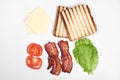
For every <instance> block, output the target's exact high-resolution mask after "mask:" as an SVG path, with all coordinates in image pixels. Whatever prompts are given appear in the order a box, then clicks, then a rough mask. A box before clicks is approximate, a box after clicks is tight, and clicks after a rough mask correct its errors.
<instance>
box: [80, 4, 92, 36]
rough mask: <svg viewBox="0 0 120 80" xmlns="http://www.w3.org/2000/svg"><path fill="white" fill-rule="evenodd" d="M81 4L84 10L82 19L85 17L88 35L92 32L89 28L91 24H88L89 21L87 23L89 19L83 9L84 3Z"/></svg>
mask: <svg viewBox="0 0 120 80" xmlns="http://www.w3.org/2000/svg"><path fill="white" fill-rule="evenodd" d="M81 6H82V8H83V11H84V19H85V22H86V27H87V30H88V32H89V35H91V34H92V33H93V32H92V30H91V26H90V23H89V20H88V17H87V13H86V9H85V7H84V5H81Z"/></svg>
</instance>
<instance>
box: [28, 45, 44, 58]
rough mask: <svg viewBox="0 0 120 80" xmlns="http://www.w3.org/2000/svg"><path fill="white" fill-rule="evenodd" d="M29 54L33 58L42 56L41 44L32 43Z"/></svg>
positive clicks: (29, 46)
mask: <svg viewBox="0 0 120 80" xmlns="http://www.w3.org/2000/svg"><path fill="white" fill-rule="evenodd" d="M27 52H28V54H29V55H31V56H41V55H42V47H41V46H40V45H39V44H36V43H31V44H29V45H28V47H27Z"/></svg>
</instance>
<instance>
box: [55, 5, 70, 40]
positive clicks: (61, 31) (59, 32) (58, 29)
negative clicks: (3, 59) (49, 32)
mask: <svg viewBox="0 0 120 80" xmlns="http://www.w3.org/2000/svg"><path fill="white" fill-rule="evenodd" d="M66 8H67V7H64V6H59V7H58V12H57V16H56V22H55V26H54V30H53V35H54V36H57V37H63V38H67V37H68V35H67V31H66V29H65V25H64V22H63V19H62V15H61V12H62V11H63V10H65V9H66Z"/></svg>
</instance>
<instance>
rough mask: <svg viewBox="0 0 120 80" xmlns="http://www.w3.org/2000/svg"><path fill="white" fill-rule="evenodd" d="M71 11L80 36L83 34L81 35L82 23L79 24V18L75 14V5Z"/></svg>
mask: <svg viewBox="0 0 120 80" xmlns="http://www.w3.org/2000/svg"><path fill="white" fill-rule="evenodd" d="M73 13H74V17H75V20H76V24H77V27H78V38H81V37H82V36H83V35H82V29H81V27H82V25H81V24H79V22H80V20H79V16H78V14H77V10H76V7H74V8H73Z"/></svg>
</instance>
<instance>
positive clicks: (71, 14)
mask: <svg viewBox="0 0 120 80" xmlns="http://www.w3.org/2000/svg"><path fill="white" fill-rule="evenodd" d="M69 13H70V17H71V24H73V25H72V28H73V30H74V31H73V33H74V35H75V39H78V37H79V30H78V26H77V23H76V18H75V17H74V13H73V8H72V9H69Z"/></svg>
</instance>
